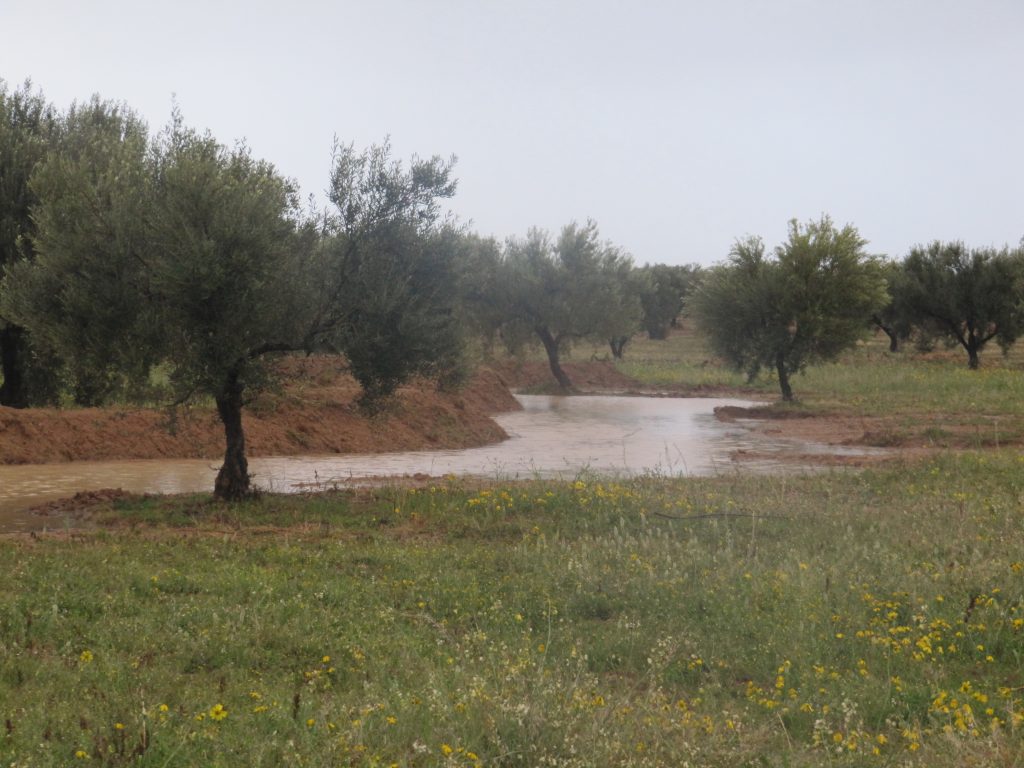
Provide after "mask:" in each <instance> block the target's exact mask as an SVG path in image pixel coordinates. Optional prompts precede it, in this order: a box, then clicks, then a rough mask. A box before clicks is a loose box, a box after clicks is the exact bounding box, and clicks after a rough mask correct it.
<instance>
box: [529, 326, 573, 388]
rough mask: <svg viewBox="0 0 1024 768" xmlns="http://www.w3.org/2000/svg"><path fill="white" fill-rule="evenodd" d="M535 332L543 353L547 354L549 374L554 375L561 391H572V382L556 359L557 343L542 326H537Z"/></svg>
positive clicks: (557, 354)
mask: <svg viewBox="0 0 1024 768" xmlns="http://www.w3.org/2000/svg"><path fill="white" fill-rule="evenodd" d="M535 330H536V332H537V336H539V337H540V340H541V343H542V344H543V345H544V351H545V352H547V353H548V366H549V367H550V368H551V373H552V374H553V375H554V377H555V380H556V381H557V382H558V385H559V386H560V387H561V388H562V389H572V382H571V381H570V380H569V377H568V376H567V375H566V373H565V371H563V370H562V364H561V363H560V362H559V359H558V358H559V353H558V341H557V340H556V339H555V337H554V336H552V335H551V331H549V330H548V329H547V328H545V327H543V326H539V327H537V328H536V329H535Z"/></svg>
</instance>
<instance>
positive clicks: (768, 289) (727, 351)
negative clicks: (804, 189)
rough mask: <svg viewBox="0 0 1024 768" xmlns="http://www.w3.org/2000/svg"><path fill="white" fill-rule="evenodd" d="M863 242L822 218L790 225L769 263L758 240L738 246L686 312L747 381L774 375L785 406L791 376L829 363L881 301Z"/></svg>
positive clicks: (876, 272) (874, 266)
mask: <svg viewBox="0 0 1024 768" xmlns="http://www.w3.org/2000/svg"><path fill="white" fill-rule="evenodd" d="M865 245H866V241H865V240H863V239H862V238H861V236H860V234H859V233H858V232H857V230H856V229H855V228H854V227H852V226H850V225H847V226H845V227H843V228H842V229H837V228H836V226H835V225H834V224H833V223H832V221H831V219H829V218H828V217H823V218H822V219H821V220H819V221H812V222H808V223H807V224H803V225H801V224H799V223H798V222H797V221H796V220H793V221H791V222H790V224H789V239H788V240H787V241H786V242H785V243H784V244H782V245H780V246H778V247H777V248H776V249H775V251H774V253H773V254H772V255H771V256H767V255H766V254H765V248H764V243H763V242H762V241H761V240H760V238H756V237H755V238H748V239H746V240H741V241H738V242H737V243H736V244H735V245H734V246H733V249H732V251H731V253H730V261H729V263H728V264H726V265H724V266H720V267H717V268H714V269H711V270H709V271H708V272H707V274H706V275H705V278H704V280H703V283H702V285H701V287H700V289H699V290H698V291H697V293H696V294H695V296H694V298H693V304H692V306H693V309H694V312H695V315H696V318H697V320H698V322H699V323H700V326H701V328H702V329H703V330H704V332H705V333H706V334H707V337H708V340H709V343H710V345H711V348H712V349H713V350H714V352H715V353H716V354H717V355H719V356H721V357H722V358H723V359H725V360H726V361H727V362H728V363H729V364H730V365H732V366H733V367H735V368H736V369H737V370H741V371H745V372H746V373H747V375H748V376H749V377H750V378H754V377H756V376H757V375H758V373H759V372H760V371H761V369H762V368H764V367H768V368H770V369H774V371H775V373H776V375H777V376H778V380H779V388H780V390H781V392H782V398H783V399H784V400H792V399H793V390H792V386H791V384H790V377H791V376H792V374H794V373H797V372H799V371H802V370H803V369H804V368H805V367H806V366H808V365H810V364H812V363H816V362H821V361H826V360H832V359H834V358H835V357H836V356H838V355H839V354H840V353H841V352H842V351H843V350H845V349H847V348H848V347H850V346H852V345H853V344H854V343H855V342H856V341H857V340H858V339H860V338H861V337H862V336H863V335H864V334H865V333H866V331H867V321H868V318H870V317H871V314H872V313H873V312H874V311H876V310H877V309H878V308H879V307H880V306H882V305H884V303H885V301H886V293H885V277H884V275H883V273H882V270H881V267H880V265H879V263H878V261H877V260H875V259H873V258H871V257H869V256H867V255H866V254H865V252H864V246H865Z"/></svg>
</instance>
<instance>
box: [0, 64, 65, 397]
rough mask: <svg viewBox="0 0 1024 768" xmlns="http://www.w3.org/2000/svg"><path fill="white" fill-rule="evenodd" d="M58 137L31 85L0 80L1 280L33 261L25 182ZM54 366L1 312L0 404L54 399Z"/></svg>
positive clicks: (30, 202) (52, 113)
mask: <svg viewBox="0 0 1024 768" xmlns="http://www.w3.org/2000/svg"><path fill="white" fill-rule="evenodd" d="M56 136H57V115H56V110H54V108H53V107H52V106H51V105H50V104H49V103H48V102H47V101H46V99H45V98H44V97H43V95H42V93H41V92H39V91H38V90H34V89H33V87H32V84H31V83H29V82H26V83H24V84H23V85H21V86H20V87H18V88H15V89H14V90H8V88H7V85H6V83H4V81H3V80H0V276H2V274H3V272H4V271H5V270H6V269H10V268H13V267H15V266H16V265H17V264H18V263H19V262H21V261H27V260H31V259H32V258H33V256H34V250H33V236H34V233H35V226H34V224H33V220H32V211H33V208H34V206H35V204H36V203H37V202H38V198H37V195H36V192H35V190H34V189H33V188H32V187H31V185H30V183H29V181H30V179H31V177H32V174H33V173H34V172H35V170H36V168H37V166H38V165H39V164H40V163H41V162H42V161H43V160H44V159H45V158H46V155H47V153H48V152H50V150H51V149H52V147H53V143H54V141H55V139H56ZM52 367H53V364H52V363H50V364H49V365H47V364H46V363H44V362H43V361H42V360H41V359H40V357H39V350H37V349H33V348H32V347H31V346H30V342H29V339H28V337H27V334H26V332H25V328H24V327H23V326H21V325H20V324H18V323H17V322H15V321H14V320H13V319H12V317H11V316H10V314H9V313H7V312H3V311H2V310H0V373H2V374H3V384H2V385H0V405H6V406H12V407H16V408H24V407H26V406H28V405H30V404H33V403H41V402H45V401H47V400H50V399H52V397H53V394H54V392H53V389H54V382H53V370H52Z"/></svg>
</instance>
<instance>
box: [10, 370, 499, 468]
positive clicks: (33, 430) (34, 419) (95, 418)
mask: <svg viewBox="0 0 1024 768" xmlns="http://www.w3.org/2000/svg"><path fill="white" fill-rule="evenodd" d="M281 369H282V374H283V376H282V380H283V381H286V382H287V386H285V387H284V388H283V389H281V390H280V391H277V392H265V393H263V394H261V395H260V396H259V397H258V398H257V399H256V400H255V401H254V402H253V403H251V404H250V405H249V406H247V407H246V408H245V410H244V412H243V414H244V415H243V419H244V425H245V434H246V443H247V448H248V453H249V455H250V456H288V455H298V454H314V453H369V452H377V451H398V450H420V449H426V448H461V447H468V446H476V445H486V444H487V443H494V442H498V441H499V440H502V439H504V438H505V437H506V435H505V432H504V431H503V430H502V429H501V427H499V426H498V424H497V423H495V422H494V420H493V419H491V418H490V416H491V414H494V413H500V412H502V411H511V410H517V409H518V408H519V403H518V402H517V401H516V400H515V398H514V397H512V394H511V393H510V392H509V390H508V388H507V387H506V386H505V384H504V383H503V381H502V380H501V378H500V377H499V376H498V375H497V374H495V373H494V372H493V371H490V370H488V369H481V370H480V371H478V372H477V373H476V374H475V375H474V377H473V378H472V380H471V381H470V382H469V383H468V384H467V385H466V386H465V387H464V388H462V389H461V390H459V391H457V392H451V393H445V392H438V391H437V389H436V387H435V386H434V385H433V384H430V383H425V382H424V383H419V384H414V385H412V386H408V387H404V388H402V389H401V390H399V392H398V394H397V396H396V398H395V400H394V402H393V403H392V406H391V407H390V408H389V409H388V410H387V412H386V413H383V414H381V415H378V416H374V417H367V416H365V415H363V414H362V413H360V412H359V410H358V408H357V407H356V405H355V398H356V397H357V396H358V394H359V391H360V390H359V386H358V384H357V383H356V382H355V381H354V380H353V379H352V378H351V377H350V376H349V375H348V374H347V373H346V372H345V371H344V367H343V365H342V364H341V363H340V362H339V361H338V360H337V359H336V358H329V357H310V358H293V359H289V360H286V361H283V362H282V363H281ZM223 452H224V433H223V428H222V427H221V424H220V422H219V420H218V418H217V416H216V413H215V412H214V411H213V409H212V408H198V407H195V408H189V409H186V408H178V409H176V410H174V411H170V410H157V409H132V408H87V409H78V410H56V409H29V410H14V409H11V408H3V407H0V464H37V463H51V462H63V461H83V460H116V459H157V458H209V459H214V458H219V457H220V456H222V455H223Z"/></svg>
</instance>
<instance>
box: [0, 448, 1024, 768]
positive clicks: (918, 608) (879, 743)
mask: <svg viewBox="0 0 1024 768" xmlns="http://www.w3.org/2000/svg"><path fill="white" fill-rule="evenodd" d="M1022 496H1024V463H1022V461H1021V459H1020V458H1019V457H1018V456H1017V455H1016V454H1015V453H1013V452H1011V451H1006V450H1004V451H990V452H988V453H984V454H977V453H966V454H960V455H949V456H946V457H942V458H938V459H934V460H931V461H928V462H925V463H919V464H912V465H904V464H895V465H893V466H891V467H888V468H883V469H874V470H867V471H864V472H861V473H825V474H816V475H808V476H788V477H741V476H722V477H717V478H709V479H699V480H697V479H695V480H676V479H665V478H646V479H642V480H637V481H635V482H629V483H624V484H615V483H609V482H603V481H600V480H599V479H597V478H581V479H580V480H579V481H578V482H576V483H531V484H525V485H502V484H496V485H494V486H486V487H483V488H480V487H472V488H471V487H463V486H461V485H460V484H459V483H458V482H457V481H454V480H452V481H450V482H448V483H446V484H441V485H439V486H436V487H434V488H427V489H421V490H411V489H401V488H390V489H383V490H379V491H372V492H361V493H359V494H346V493H336V494H330V495H325V496H310V497H305V498H299V497H291V498H288V497H273V496H267V497H264V498H262V499H259V500H255V501H253V502H250V503H247V504H244V505H241V506H235V507H227V506H221V505H217V504H213V503H211V502H209V501H207V500H205V499H203V498H199V497H193V498H178V499H172V500H166V501H164V500H154V499H146V500H138V501H131V502H121V503H119V504H118V505H117V506H116V507H114V508H112V509H110V510H109V511H107V512H106V513H104V515H103V516H102V519H101V520H100V527H99V529H98V530H97V531H95V532H92V533H87V534H83V535H81V536H76V537H74V538H71V539H61V538H43V539H40V540H31V539H19V540H8V541H5V542H3V543H0V569H2V570H0V572H2V573H3V574H4V575H5V579H4V591H5V597H4V600H3V601H0V721H2V726H3V728H4V730H3V731H2V732H0V756H2V757H3V758H4V764H5V765H17V766H48V765H69V764H82V765H112V766H116V765H129V764H130V765H140V766H164V765H222V766H236V765H247V766H248V765H253V766H258V765H264V766H276V765H284V764H294V765H307V766H327V765H332V766H336V765H359V766H362V765H365V766H380V765H383V766H387V765H399V766H433V765H492V766H498V765H501V766H538V765H564V766H576V765H578V766H612V765H637V766H641V765H649V766H655V765H664V766H679V765H685V764H689V765H720V766H742V765H750V766H762V765H769V766H771V765H778V766H805V765H880V766H881V765H920V766H933V765H937V766H959V765H968V764H974V765H986V766H987V765H1014V764H1020V761H1021V759H1022V757H1021V755H1022V754H1024V739H1022V736H1024V722H1022V719H1021V716H1022V712H1024V690H1022V686H1024V658H1022V656H1024V629H1022V627H1024V550H1022V547H1021V543H1020V542H1021V541H1022V540H1024V519H1022V517H1021V514H1020V508H1021V499H1022ZM224 713H226V714H224ZM221 715H223V717H221ZM218 718H220V719H218ZM876 750H877V754H875V751H876ZM76 754H77V755H79V756H78V757H76Z"/></svg>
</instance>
